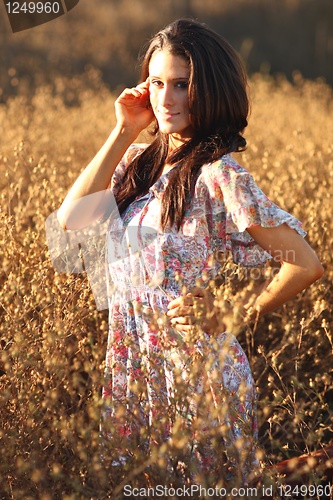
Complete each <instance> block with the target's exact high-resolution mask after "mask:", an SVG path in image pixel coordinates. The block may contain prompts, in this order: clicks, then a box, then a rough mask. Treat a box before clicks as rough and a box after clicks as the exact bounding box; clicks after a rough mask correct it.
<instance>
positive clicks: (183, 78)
mask: <svg viewBox="0 0 333 500" xmlns="http://www.w3.org/2000/svg"><path fill="white" fill-rule="evenodd" d="M149 78H158V79H160V80H162V78H161V77H160V76H155V75H149ZM189 79H190V77H189V76H177V77H176V78H171V81H172V82H173V81H175V80H189Z"/></svg>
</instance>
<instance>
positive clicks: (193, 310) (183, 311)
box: [167, 287, 218, 334]
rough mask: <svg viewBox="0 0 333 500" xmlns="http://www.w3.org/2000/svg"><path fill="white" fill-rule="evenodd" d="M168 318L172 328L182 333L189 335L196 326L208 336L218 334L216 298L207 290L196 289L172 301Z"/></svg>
mask: <svg viewBox="0 0 333 500" xmlns="http://www.w3.org/2000/svg"><path fill="white" fill-rule="evenodd" d="M167 316H168V318H169V320H170V323H171V326H172V327H173V328H175V329H176V330H177V331H179V332H181V333H189V332H190V331H191V330H192V329H193V326H194V325H198V326H200V328H201V329H202V330H203V331H205V332H207V333H208V334H213V333H217V328H218V321H217V317H216V314H215V312H214V297H213V295H212V294H211V292H210V291H209V290H207V289H204V288H200V287H195V288H194V289H193V290H192V292H190V293H187V294H186V295H182V296H180V297H177V298H176V299H174V300H171V302H169V305H168V312H167Z"/></svg>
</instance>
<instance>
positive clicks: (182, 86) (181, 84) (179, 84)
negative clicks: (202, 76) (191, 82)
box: [176, 82, 188, 89]
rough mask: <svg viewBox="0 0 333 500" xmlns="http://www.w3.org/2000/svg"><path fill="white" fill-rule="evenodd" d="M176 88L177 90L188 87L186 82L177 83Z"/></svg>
mask: <svg viewBox="0 0 333 500" xmlns="http://www.w3.org/2000/svg"><path fill="white" fill-rule="evenodd" d="M176 86H177V87H178V88H179V89H187V87H188V82H177V84H176Z"/></svg>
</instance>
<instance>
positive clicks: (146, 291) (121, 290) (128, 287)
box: [108, 282, 180, 301]
mask: <svg viewBox="0 0 333 500" xmlns="http://www.w3.org/2000/svg"><path fill="white" fill-rule="evenodd" d="M179 295H180V291H179V290H172V289H167V290H164V289H163V288H162V287H160V286H152V285H149V284H147V283H140V284H138V285H135V284H129V283H119V282H118V283H116V284H113V285H111V286H110V287H109V291H108V296H109V299H112V298H114V297H117V298H122V299H123V300H140V301H142V300H144V298H145V297H152V296H156V297H158V298H159V299H161V298H164V299H166V300H168V301H170V300H172V299H175V298H176V297H179Z"/></svg>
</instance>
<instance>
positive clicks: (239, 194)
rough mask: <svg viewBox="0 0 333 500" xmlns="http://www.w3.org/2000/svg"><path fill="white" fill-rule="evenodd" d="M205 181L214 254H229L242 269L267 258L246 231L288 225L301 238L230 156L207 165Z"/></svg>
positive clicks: (296, 223)
mask: <svg viewBox="0 0 333 500" xmlns="http://www.w3.org/2000/svg"><path fill="white" fill-rule="evenodd" d="M211 167H212V168H210V169H209V170H210V174H209V179H208V187H209V191H210V199H211V208H212V216H213V233H214V234H215V237H216V241H217V247H220V248H217V250H221V251H226V250H227V251H230V252H231V253H232V256H233V260H234V262H236V263H239V264H242V265H243V266H246V267H252V266H258V265H260V264H263V263H264V262H266V261H267V260H268V259H271V258H272V257H271V255H270V254H269V253H267V252H266V251H264V250H263V249H262V248H261V247H260V246H259V245H258V244H257V243H256V242H255V241H254V239H253V238H252V237H251V236H250V234H249V233H248V232H247V231H246V229H247V228H248V227H251V226H255V225H261V226H262V227H268V228H269V227H276V226H280V225H281V224H284V223H286V224H288V226H290V227H291V228H292V229H295V230H296V231H297V232H298V233H299V234H300V235H301V236H303V237H304V236H305V235H306V232H305V231H304V230H303V229H302V223H301V222H300V221H299V220H298V219H296V218H295V217H294V216H293V215H291V214H289V213H288V212H286V211H284V210H282V209H281V208H280V207H278V206H277V205H275V204H274V203H273V202H272V201H271V200H270V199H269V198H268V197H267V196H266V195H265V194H264V193H263V191H262V190H261V189H260V188H259V187H258V186H257V185H256V184H255V182H254V179H253V177H252V175H251V174H250V173H249V172H248V171H247V170H246V169H245V168H243V167H241V166H240V165H238V164H237V163H236V161H235V160H234V159H233V158H232V157H231V156H230V155H226V156H224V157H223V158H222V159H221V160H220V161H219V162H216V163H215V164H213V165H211Z"/></svg>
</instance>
